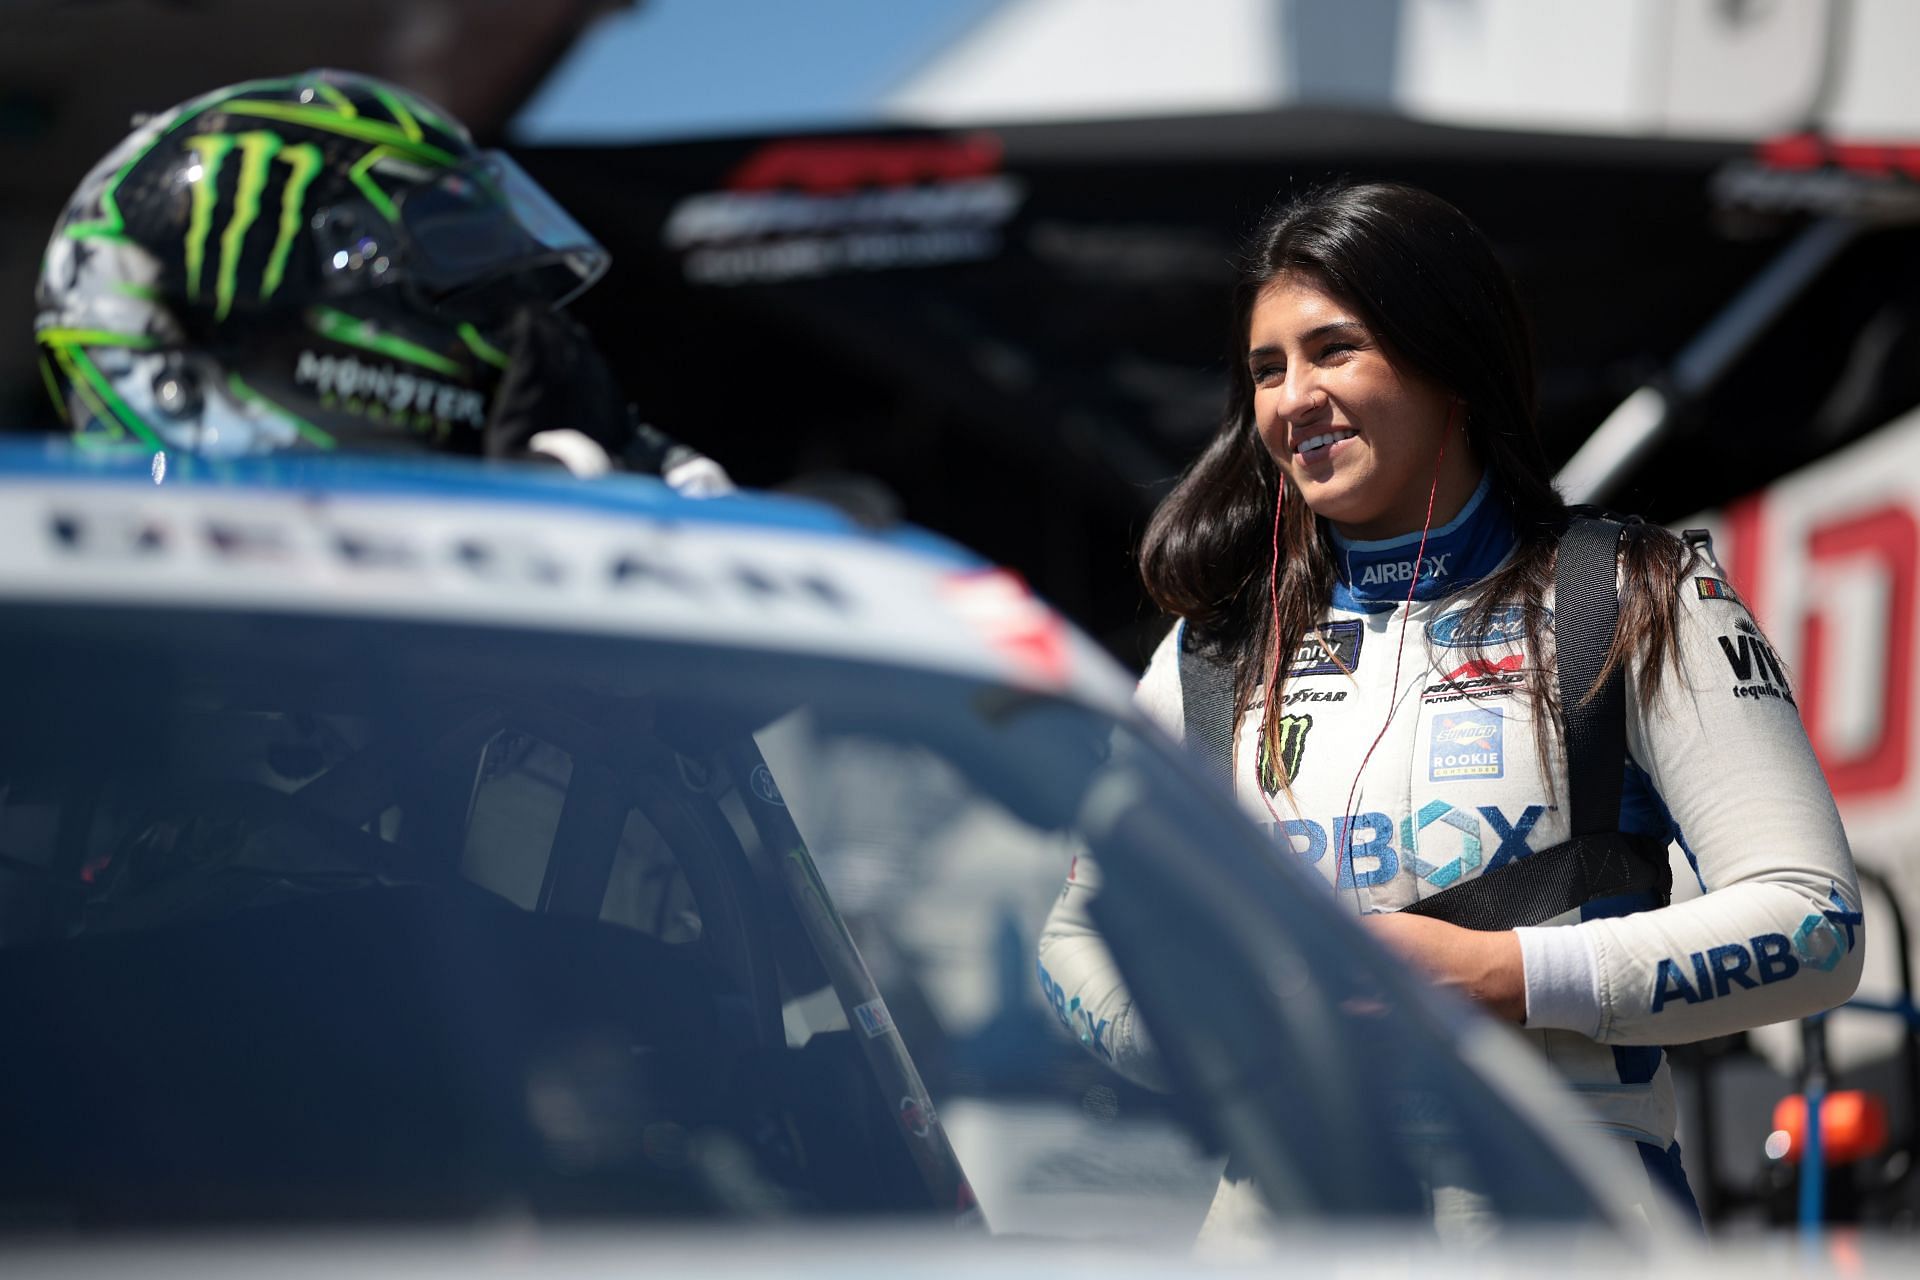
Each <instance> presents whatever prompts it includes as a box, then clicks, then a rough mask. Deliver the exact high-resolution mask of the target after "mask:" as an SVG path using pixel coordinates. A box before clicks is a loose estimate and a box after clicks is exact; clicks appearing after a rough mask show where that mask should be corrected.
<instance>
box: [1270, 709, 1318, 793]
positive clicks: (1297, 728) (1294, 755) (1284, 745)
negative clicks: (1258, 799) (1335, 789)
mask: <svg viewBox="0 0 1920 1280" xmlns="http://www.w3.org/2000/svg"><path fill="white" fill-rule="evenodd" d="M1275 728H1276V730H1277V731H1278V734H1279V745H1280V767H1281V768H1282V769H1284V770H1285V772H1284V773H1276V772H1275V771H1274V768H1273V759H1272V757H1271V756H1269V755H1268V754H1267V735H1266V733H1265V731H1264V730H1263V731H1262V732H1261V734H1260V753H1259V755H1260V770H1259V771H1260V789H1261V790H1262V791H1265V792H1266V793H1267V794H1268V795H1275V794H1277V793H1278V792H1279V790H1280V786H1281V784H1282V783H1283V782H1284V781H1285V780H1286V779H1288V778H1297V777H1299V776H1300V763H1301V761H1302V759H1303V758H1304V757H1305V756H1306V754H1307V731H1308V730H1310V729H1312V728H1313V717H1312V716H1281V717H1280V720H1279V723H1278V724H1277V725H1276V726H1275Z"/></svg>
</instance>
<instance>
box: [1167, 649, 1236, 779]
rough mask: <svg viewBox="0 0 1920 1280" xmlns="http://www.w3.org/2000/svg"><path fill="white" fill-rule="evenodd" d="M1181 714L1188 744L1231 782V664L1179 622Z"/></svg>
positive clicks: (1210, 768)
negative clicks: (1202, 647) (1200, 645)
mask: <svg viewBox="0 0 1920 1280" xmlns="http://www.w3.org/2000/svg"><path fill="white" fill-rule="evenodd" d="M1180 716H1181V720H1182V722H1183V725H1184V728H1185V730H1186V743H1187V746H1188V747H1190V748H1192V749H1193V750H1194V751H1196V752H1198V753H1199V755H1200V758H1201V759H1202V760H1204V761H1205V762H1206V765H1207V770H1208V771H1209V772H1210V773H1212V774H1214V775H1215V776H1216V777H1218V778H1219V779H1220V780H1221V781H1223V782H1225V783H1226V784H1227V785H1228V786H1232V785H1233V730H1234V723H1233V668H1232V667H1231V666H1229V665H1228V664H1227V663H1224V662H1220V661H1218V660H1217V659H1214V658H1210V657H1208V656H1207V655H1205V654H1203V653H1201V652H1200V651H1199V650H1198V649H1197V648H1195V647H1194V639H1193V628H1192V627H1190V626H1188V625H1187V624H1186V623H1184V622H1182V623H1181V624H1180Z"/></svg>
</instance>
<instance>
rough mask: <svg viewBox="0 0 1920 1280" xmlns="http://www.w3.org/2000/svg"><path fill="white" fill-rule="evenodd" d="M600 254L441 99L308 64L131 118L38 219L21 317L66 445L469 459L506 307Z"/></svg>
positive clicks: (598, 270)
mask: <svg viewBox="0 0 1920 1280" xmlns="http://www.w3.org/2000/svg"><path fill="white" fill-rule="evenodd" d="M607 265H608V255H607V253H606V251H605V250H604V249H602V248H601V247H600V245H599V244H597V243H596V242H595V241H594V239H593V238H592V237H591V236H590V235H588V234H587V233H586V232H585V231H584V230H583V229H582V228H581V227H580V226H579V224H578V223H576V222H575V221H574V220H573V219H572V218H571V217H569V216H568V215H567V213H566V212H565V211H564V210H562V209H561V208H560V207H559V205H558V204H556V203H555V202H554V201H553V200H552V199H551V198H550V197H549V196H548V195H547V194H546V193H545V192H544V191H542V190H541V188H540V187H539V185H538V184H537V183H535V182H534V181H533V179H532V178H530V177H528V176H527V174H526V173H524V172H523V171H522V170H521V169H520V168H519V167H518V166H517V165H515V164H514V163H513V161H512V160H510V159H509V158H508V157H506V156H505V155H503V154H501V153H500V152H497V151H487V150H481V149H479V148H477V147H475V146H474V143H473V139H472V137H471V136H470V135H469V134H468V132H467V130H466V128H465V127H464V126H463V125H462V124H460V123H459V122H458V121H457V120H455V119H453V118H452V117H451V116H450V115H448V114H447V113H446V112H445V111H444V110H442V109H440V108H439V107H436V106H434V105H433V104H432V103H430V102H428V101H426V100H425V99H423V98H421V97H419V96H418V95H416V94H414V93H411V92H409V91H407V90H405V89H402V88H399V87H398V86H395V85H392V84H388V83H386V82H383V81H381V80H377V79H375V78H373V77H371V76H365V75H359V74H355V73H351V72H343V71H333V70H319V71H312V72H308V73H306V74H304V75H299V76H294V77H290V78H287V79H277V80H254V81H249V82H246V83H243V84H236V85H231V86H228V87H226V88H222V89H217V90H215V91H213V92H212V93H208V94H206V95H204V96H202V97H198V98H195V99H193V100H191V101H188V102H185V103H182V104H181V105H179V106H177V107H174V108H173V109H172V110H169V111H166V112H164V113H162V114H160V115H159V116H156V117H154V118H152V119H150V120H148V121H146V122H145V123H142V124H140V125H139V126H138V127H136V128H135V129H134V131H133V133H132V134H130V135H129V136H128V137H127V138H126V139H125V140H124V141H122V142H121V143H120V144H119V145H118V146H117V147H115V148H114V149H113V150H112V151H111V152H110V153H109V154H108V155H107V156H106V157H105V158H104V159H102V160H101V161H100V163H99V164H97V165H96V166H94V168H93V170H92V172H90V173H88V174H87V176H86V177H85V178H84V179H83V180H82V181H81V183H80V186H79V188H78V190H76V191H75V193H74V195H73V197H72V199H71V200H70V201H69V203H68V205H67V208H66V211H65V213H64V214H63V215H62V216H61V218H60V220H59V222H58V224H57V225H56V226H55V228H54V231H53V237H52V240H51V242H50V243H49V244H48V246H47V253H46V258H45V260H44V263H43V266H42V270H41V275H40V281H39V287H38V291H37V295H36V303H37V313H36V316H35V321H34V333H35V337H36V339H37V340H38V342H39V345H40V348H41V355H42V362H43V372H44V374H45V376H46V379H47V385H48V389H49V391H50V392H51V393H52V395H53V398H54V401H55V404H56V407H57V408H58V409H59V410H60V412H61V413H62V414H63V416H64V417H65V419H66V420H67V423H68V425H69V426H70V427H71V428H72V430H73V432H74V435H75V438H76V439H77V440H78V441H79V442H80V443H82V444H92V445H124V446H128V447H134V448H138V449H142V450H146V451H159V450H166V449H180V450H188V451H192V452H196V453H200V454H207V455H213V456H232V455H239V454H251V453H262V452H270V451H278V450H284V449H327V448H334V447H342V448H356V449H362V448H371V449H405V448H420V447H423V446H424V447H428V448H438V449H446V450H449V451H452V452H460V453H479V452H482V451H483V441H484V438H485V436H484V433H485V429H486V423H487V420H488V414H489V410H490V407H491V404H492V402H493V400H494V398H495V395H496V393H497V392H498V390H499V388H500V385H501V382H502V379H503V375H504V374H505V372H506V370H507V367H508V364H509V357H508V351H509V350H510V349H511V348H512V340H511V337H510V335H511V334H513V333H515V332H518V329H516V324H517V323H519V321H520V320H521V318H522V317H525V316H526V315H528V314H535V315H550V314H551V313H552V312H553V311H554V310H556V309H557V308H559V307H561V306H563V305H565V303H566V302H567V301H568V300H569V299H571V298H572V297H574V296H575V295H577V294H578V293H580V292H581V291H582V290H584V289H586V288H587V287H588V286H590V285H591V284H592V283H593V282H594V281H595V280H597V279H598V278H599V277H600V276H601V275H602V274H603V273H604V272H605V270H606V268H607Z"/></svg>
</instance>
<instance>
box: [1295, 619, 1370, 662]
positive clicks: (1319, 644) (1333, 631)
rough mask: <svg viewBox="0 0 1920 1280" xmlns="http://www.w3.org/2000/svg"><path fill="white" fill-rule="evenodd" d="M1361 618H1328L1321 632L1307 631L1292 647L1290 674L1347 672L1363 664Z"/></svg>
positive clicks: (1321, 627)
mask: <svg viewBox="0 0 1920 1280" xmlns="http://www.w3.org/2000/svg"><path fill="white" fill-rule="evenodd" d="M1361 634H1362V633H1361V628H1360V621H1359V619H1357V618H1354V619H1348V620H1347V621H1344V622H1328V623H1323V624H1321V626H1320V629H1319V634H1318V636H1316V635H1315V634H1314V633H1313V632H1308V633H1307V634H1306V635H1305V636H1303V637H1301V640H1300V646H1299V647H1298V648H1297V649H1295V650H1294V651H1293V660H1292V661H1291V662H1290V663H1288V664H1287V674H1289V675H1295V676H1325V675H1344V674H1346V673H1347V672H1349V671H1352V670H1353V669H1354V668H1355V667H1357V666H1359V665H1360V637H1361Z"/></svg>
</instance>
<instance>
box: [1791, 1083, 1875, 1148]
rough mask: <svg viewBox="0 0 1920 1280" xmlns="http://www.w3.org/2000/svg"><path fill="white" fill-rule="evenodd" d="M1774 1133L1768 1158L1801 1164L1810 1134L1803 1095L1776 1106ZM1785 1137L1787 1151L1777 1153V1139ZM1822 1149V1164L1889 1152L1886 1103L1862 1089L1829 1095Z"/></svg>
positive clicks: (1823, 1112)
mask: <svg viewBox="0 0 1920 1280" xmlns="http://www.w3.org/2000/svg"><path fill="white" fill-rule="evenodd" d="M1773 1133H1774V1137H1773V1138H1770V1139H1769V1140H1768V1142H1767V1154H1769V1155H1772V1156H1773V1157H1774V1158H1775V1159H1777V1160H1787V1161H1791V1162H1798V1161H1799V1159H1800V1152H1801V1149H1802V1147H1803V1145H1804V1144H1805V1142H1806V1133H1807V1100H1806V1098H1805V1096H1804V1095H1801V1094H1798V1093H1790V1094H1788V1095H1787V1096H1786V1097H1784V1098H1782V1099H1780V1101H1778V1102H1776V1103H1775V1104H1774V1106H1773ZM1783 1137H1784V1138H1785V1139H1786V1143H1785V1149H1784V1150H1779V1151H1776V1143H1775V1141H1774V1139H1778V1138H1783ZM1820 1147H1821V1151H1822V1154H1823V1155H1824V1157H1825V1158H1824V1160H1822V1163H1823V1164H1847V1163H1850V1162H1852V1161H1854V1160H1865V1159H1866V1158H1867V1157H1868V1156H1873V1155H1878V1154H1879V1153H1880V1152H1882V1151H1884V1150H1886V1147H1887V1105H1886V1103H1884V1102H1882V1101H1880V1099H1879V1097H1878V1096H1877V1095H1875V1094H1871V1093H1865V1092H1863V1091H1861V1090H1859V1089H1841V1090H1838V1091H1836V1092H1833V1093H1830V1094H1828V1095H1827V1097H1826V1100H1825V1101H1824V1102H1822V1103H1821V1104H1820Z"/></svg>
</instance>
